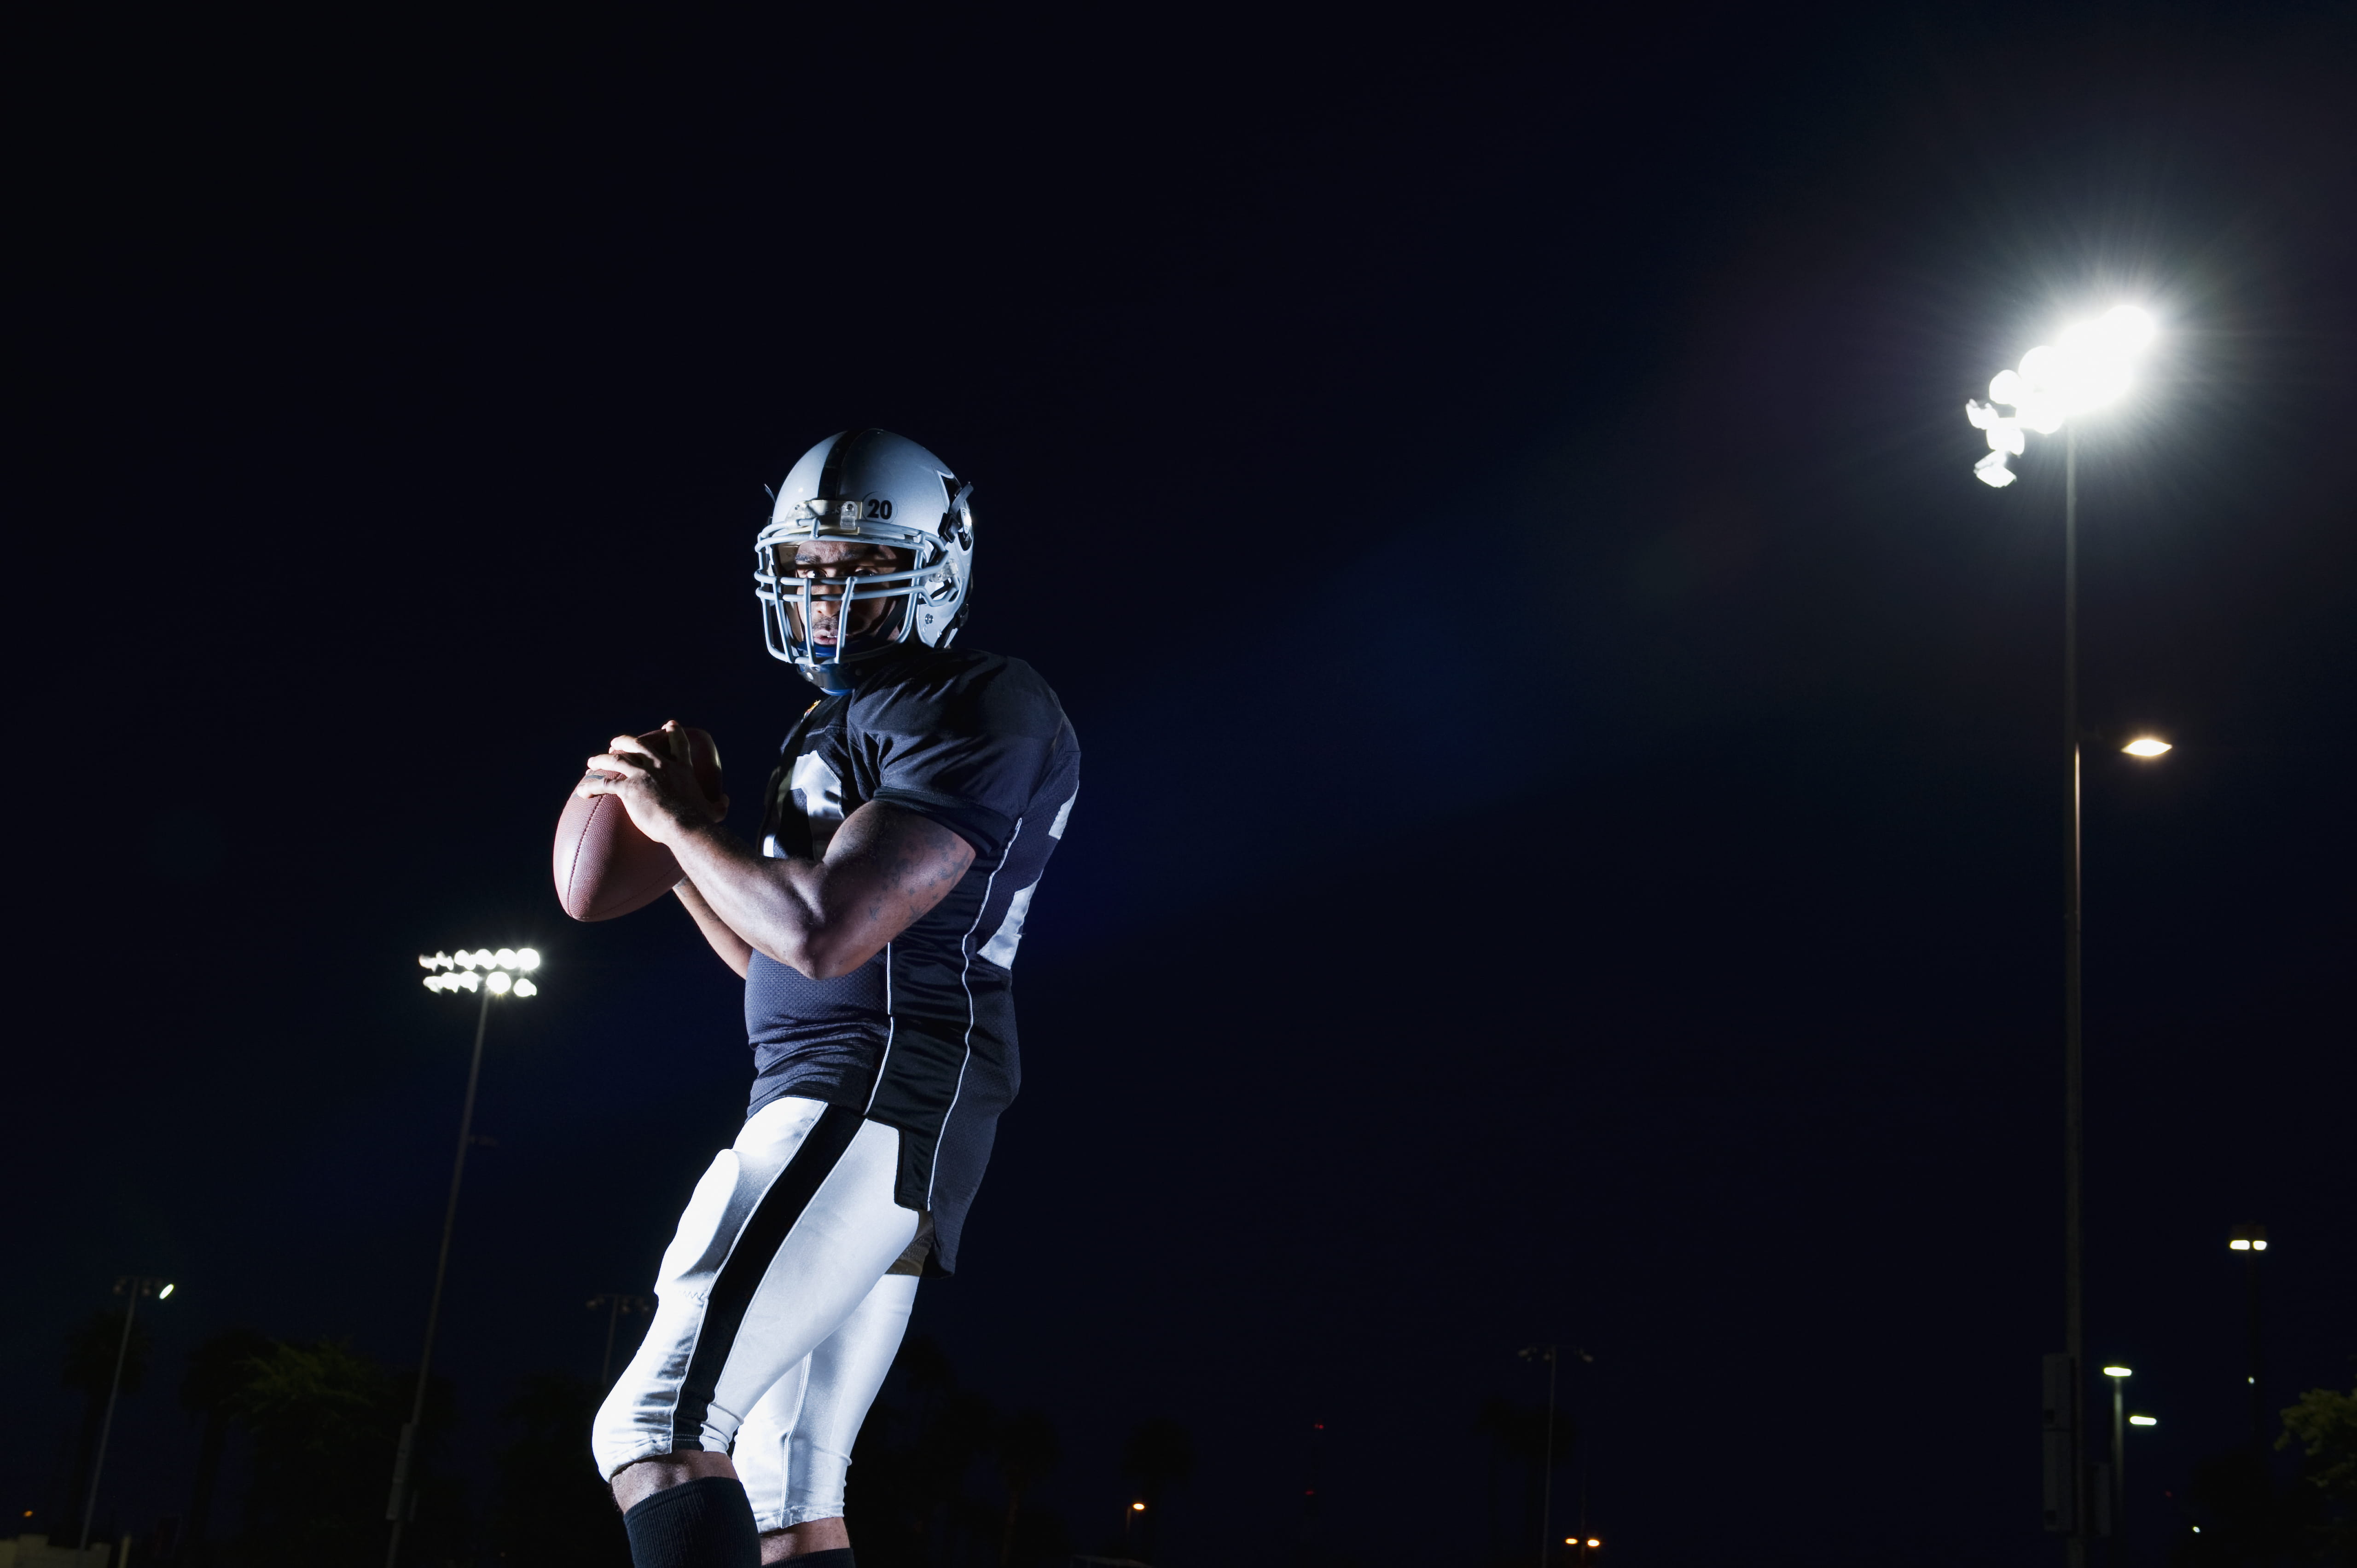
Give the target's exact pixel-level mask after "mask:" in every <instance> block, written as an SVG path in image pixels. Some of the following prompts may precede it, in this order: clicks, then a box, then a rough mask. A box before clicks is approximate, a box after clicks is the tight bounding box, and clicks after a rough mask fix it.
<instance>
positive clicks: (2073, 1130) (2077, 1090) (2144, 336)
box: [1964, 305, 2169, 1568]
mask: <svg viewBox="0 0 2357 1568" xmlns="http://www.w3.org/2000/svg"><path fill="white" fill-rule="evenodd" d="M2153 336H2154V328H2153V323H2152V318H2151V317H2148V316H2147V315H2146V314H2145V313H2144V312H2143V311H2141V310H2139V309H2137V308H2136V306H2132V305H2122V306H2115V308H2113V309H2112V310H2110V311H2108V312H2106V313H2105V314H2104V316H2103V317H2100V318H2098V319H2096V320H2093V321H2089V322H2083V323H2082V324H2080V325H2078V326H2076V327H2072V328H2070V329H2069V330H2067V331H2065V332H2064V333H2063V334H2062V335H2061V338H2059V339H2057V340H2056V342H2055V343H2054V344H2053V345H2051V346H2049V345H2046V344H2042V343H2041V344H2040V345H2039V346H2038V347H2037V348H2034V349H2030V350H2029V353H2027V354H2024V355H2023V356H2022V357H2021V365H2020V368H2019V369H2018V370H2011V371H1998V372H1997V373H1996V378H1995V379H1994V380H1992V381H1990V382H1989V401H1988V402H1987V403H1981V402H1978V401H1977V400H1974V399H1967V400H1965V403H1964V417H1965V418H1966V419H1967V420H1969V421H1970V422H1971V423H1972V424H1973V426H1974V428H1975V429H1977V430H1981V431H1984V432H1986V434H1987V436H1988V447H1989V449H1988V454H1987V456H1984V457H1983V458H1981V460H1980V461H1979V462H1977V463H1975V464H1974V465H1973V472H1974V474H1975V475H1976V476H1977V477H1978V478H1980V480H1981V481H1982V482H1983V483H1984V484H1987V485H1990V486H1993V487H1995V488H1996V489H2004V488H2005V487H2006V486H2007V485H2010V484H2011V483H2013V481H2014V479H2015V478H2016V476H2015V474H2014V472H2013V470H2012V469H2011V468H2009V467H2007V465H2006V459H2007V457H2009V456H2020V455H2021V454H2022V453H2023V452H2024V451H2025V450H2027V449H2028V446H2029V435H2028V433H2029V432H2031V431H2035V432H2037V433H2038V434H2039V435H2053V434H2054V433H2055V432H2056V431H2058V430H2059V431H2061V432H2062V734H2063V740H2064V744H2065V746H2067V748H2068V751H2069V756H2070V762H2071V776H2070V789H2071V817H2070V822H2071V835H2070V847H2069V853H2068V857H2067V859H2066V861H2065V864H2064V867H2063V880H2062V1064H2063V1065H2062V1080H2063V1089H2062V1338H2063V1366H2062V1367H2061V1372H2062V1374H2063V1376H2064V1377H2065V1378H2066V1379H2067V1381H2068V1396H2067V1399H2066V1401H2065V1402H2064V1403H2063V1405H2062V1406H2061V1408H2060V1409H2054V1410H2052V1411H2051V1414H2050V1418H2049V1419H2050V1425H2049V1428H2048V1433H2047V1440H2048V1443H2049V1445H2050V1452H2049V1459H2048V1466H2047V1480H2046V1485H2047V1491H2048V1497H2047V1503H2046V1515H2047V1528H2048V1529H2049V1530H2063V1531H2067V1532H2068V1542H2069V1545H2068V1561H2069V1563H2070V1568H2085V1563H2086V1561H2087V1533H2088V1530H2087V1525H2088V1520H2087V1509H2086V1489H2087V1477H2086V1456H2085V1438H2084V1436H2083V1434H2084V1432H2085V1430H2086V1413H2087V1412H2086V1405H2087V1391H2086V1386H2085V1380H2084V1376H2083V1372H2082V1371H2081V1367H2082V1365H2083V1359H2084V1356H2085V1332H2084V1330H2085V1321H2084V1320H2085V1311H2084V1304H2085V1292H2084V1278H2083V1275H2084V1262H2085V1253H2086V1245H2085V1238H2084V1234H2083V1213H2084V1202H2083V1176H2084V1169H2083V1167H2084V1163H2085V1160H2084V1156H2085V1129H2084V1126H2083V1088H2084V1078H2085V1074H2084V1055H2083V1042H2082V1038H2081V1005H2080V1002H2081V997H2080V992H2081V986H2080V951H2079V949H2080V902H2081V899H2080V892H2081V889H2080V881H2079V872H2080V823H2079V798H2080V763H2079V750H2080V745H2081V741H2082V736H2081V735H2080V731H2079V435H2078V426H2077V424H2076V420H2077V419H2078V417H2079V416H2080V415H2081V414H2083V413H2089V412H2091V411H2093V410H2094V409H2098V408H2101V407H2103V406H2104V405H2105V404H2107V403H2113V402H2115V401H2116V400H2117V399H2118V398H2120V397H2121V396H2122V395H2123V394H2125V393H2126V391H2127V390H2128V386H2129V384H2130V382H2131V381H2133V379H2134V376H2135V371H2136V364H2137V362H2138V361H2139V360H2141V359H2142V358H2143V355H2144V351H2145V349H2147V347H2148V346H2149V345H2150V344H2151V342H2152V338H2153ZM2004 409H2010V410H2012V412H2011V413H2005V412H2002V410H2004ZM2148 744H2149V745H2152V746H2159V747H2160V750H2159V751H2154V750H2149V749H2147V750H2141V751H2139V750H2136V743H2131V745H2130V746H2129V747H2128V750H2129V751H2130V753H2131V755H2134V756H2137V757H2158V756H2159V755H2161V752H2163V751H2167V750H2168V749H2169V747H2168V746H2167V744H2166V743H2163V742H2160V741H2158V740H2151V741H2149V742H2148Z"/></svg>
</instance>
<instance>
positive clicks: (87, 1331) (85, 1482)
mask: <svg viewBox="0 0 2357 1568" xmlns="http://www.w3.org/2000/svg"><path fill="white" fill-rule="evenodd" d="M151 1343H152V1342H151V1341H150V1340H149V1338H148V1337H147V1328H146V1326H145V1324H141V1323H138V1322H136V1321H135V1322H134V1323H133V1325H132V1328H131V1343H130V1346H129V1347H128V1348H125V1347H124V1343H123V1314H122V1313H120V1312H113V1311H100V1312H93V1313H91V1315H90V1316H88V1317H85V1318H83V1319H82V1320H81V1322H80V1323H78V1324H76V1325H74V1326H73V1328H72V1330H71V1331H70V1332H69V1333H68V1334H67V1335H66V1344H65V1365H64V1376H63V1378H62V1379H61V1381H62V1382H63V1383H64V1384H65V1386H66V1387H68V1388H70V1389H71V1390H73V1391H75V1392H77V1393H79V1394H81V1396H82V1406H81V1431H80V1433H79V1434H76V1436H75V1438H74V1450H73V1453H74V1459H73V1467H72V1469H71V1470H70V1472H69V1473H68V1479H67V1482H66V1495H65V1496H64V1497H62V1498H59V1499H58V1507H57V1510H56V1512H55V1513H54V1514H53V1515H52V1516H51V1517H52V1518H54V1519H56V1520H58V1521H59V1523H60V1524H64V1525H66V1526H67V1527H68V1528H69V1529H70V1530H72V1531H73V1532H74V1533H75V1534H76V1535H77V1536H79V1535H80V1532H81V1515H82V1506H83V1503H84V1501H85V1499H87V1498H88V1497H89V1495H90V1470H91V1465H92V1464H93V1463H94V1462H95V1461H96V1459H97V1456H98V1433H99V1428H100V1427H101V1426H102V1424H104V1423H105V1420H106V1399H107V1391H109V1390H110V1389H112V1388H113V1385H114V1359H115V1357H116V1356H117V1354H120V1355H121V1356H122V1357H123V1390H122V1391H123V1392H124V1393H125V1394H135V1393H137V1392H138V1391H139V1388H140V1385H141V1384H142V1383H144V1382H145V1381H146V1380H147V1354H148V1351H149V1349H150V1348H151Z"/></svg>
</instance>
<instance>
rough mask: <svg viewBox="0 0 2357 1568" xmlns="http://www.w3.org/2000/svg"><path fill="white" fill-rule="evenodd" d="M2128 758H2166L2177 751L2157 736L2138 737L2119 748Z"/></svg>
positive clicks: (2174, 745)
mask: <svg viewBox="0 0 2357 1568" xmlns="http://www.w3.org/2000/svg"><path fill="white" fill-rule="evenodd" d="M2120 749H2121V750H2122V751H2125V752H2126V753H2127V754H2128V755H2129V756H2130V757H2166V756H2168V755H2169V753H2170V752H2172V751H2174V750H2176V749H2177V746H2176V744H2175V743H2174V742H2171V741H2166V740H2163V739H2161V738H2160V736H2157V735H2140V736H2136V738H2135V739H2134V740H2132V741H2130V742H2128V743H2127V744H2126V746H2122V747H2120Z"/></svg>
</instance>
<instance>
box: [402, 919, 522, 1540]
mask: <svg viewBox="0 0 2357 1568" xmlns="http://www.w3.org/2000/svg"><path fill="white" fill-rule="evenodd" d="M417 964H418V967H419V968H421V969H423V970H425V989H426V990H428V991H438V992H454V991H465V992H469V993H478V994H479V995H480V996H481V997H482V999H483V1000H482V1005H481V1006H480V1007H479V1008H477V1009H476V1012H475V1054H474V1058H473V1059H472V1060H471V1061H469V1062H468V1065H467V1099H466V1102H465V1104H464V1106H463V1107H462V1108H461V1109H460V1111H459V1112H458V1156H457V1159H456V1160H454V1161H453V1162H452V1163H451V1165H450V1203H449V1207H448V1208H445V1209H444V1210H443V1211H442V1251H440V1252H439V1253H437V1254H436V1257H435V1260H434V1294H433V1296H432V1297H431V1298H430V1300H429V1301H428V1303H427V1305H426V1308H425V1348H424V1349H423V1350H421V1351H419V1352H418V1356H417V1392H416V1395H415V1397H414V1399H412V1400H411V1401H410V1405H409V1420H408V1422H407V1423H404V1425H403V1427H402V1429H401V1446H400V1447H398V1448H397V1449H395V1450H394V1451H393V1491H392V1494H391V1495H390V1496H389V1497H387V1498H386V1499H385V1504H384V1517H385V1518H386V1519H388V1520H391V1521H392V1522H393V1541H392V1543H391V1544H390V1545H388V1546H387V1547H386V1548H385V1551H384V1568H395V1565H396V1564H397V1563H399V1561H400V1558H401V1529H402V1526H404V1525H405V1524H407V1523H408V1522H409V1514H410V1509H411V1506H412V1503H413V1498H412V1496H411V1490H410V1477H409V1466H410V1459H411V1457H412V1455H414V1453H415V1452H416V1448H417V1427H418V1423H420V1422H422V1421H424V1420H425V1377H426V1373H427V1372H428V1371H429V1370H430V1369H432V1367H433V1364H434V1330H435V1329H436V1326H439V1324H440V1322H441V1318H442V1282H443V1280H444V1278H445V1277H446V1276H447V1274H448V1273H449V1272H450V1236H451V1232H452V1231H454V1230H457V1225H458V1183H459V1181H460V1180H461V1179H462V1178H463V1177H464V1176H466V1174H467V1147H468V1144H471V1143H473V1142H474V1133H475V1084H476V1081H477V1080H478V1079H480V1078H481V1077H482V1073H483V1031H484V1029H485V1028H486V1027H487V1026H489V1025H490V1021H491V998H493V997H494V996H515V997H525V998H529V997H533V996H537V995H539V994H540V987H539V986H537V985H535V984H533V981H532V973H533V971H534V970H536V969H538V968H539V967H540V954H538V953H537V952H534V951H533V950H532V949H530V948H501V949H500V950H499V951H497V952H492V951H491V950H490V949H488V948H478V949H476V950H474V951H473V952H467V951H465V950H460V952H459V953H458V955H457V957H455V958H454V957H452V956H451V955H450V954H448V953H447V952H437V953H436V954H435V955H434V956H433V957H432V958H424V957H421V958H419V959H418V961H417Z"/></svg>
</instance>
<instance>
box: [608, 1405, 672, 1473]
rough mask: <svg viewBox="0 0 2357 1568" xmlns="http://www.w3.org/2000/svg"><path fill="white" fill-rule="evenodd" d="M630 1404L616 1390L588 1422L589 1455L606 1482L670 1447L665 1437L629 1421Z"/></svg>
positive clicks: (669, 1450)
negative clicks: (628, 1467) (625, 1469)
mask: <svg viewBox="0 0 2357 1568" xmlns="http://www.w3.org/2000/svg"><path fill="white" fill-rule="evenodd" d="M630 1406H631V1401H630V1400H628V1399H625V1398H624V1397H623V1396H622V1391H621V1390H620V1389H619V1388H617V1389H616V1390H615V1391H613V1392H612V1393H610V1394H608V1395H607V1396H606V1402H605V1403H604V1404H601V1405H599V1406H598V1407H597V1417H596V1418H595V1419H594V1420H592V1421H591V1422H590V1423H589V1455H590V1457H591V1458H593V1459H595V1460H596V1461H597V1474H598V1475H600V1476H602V1477H605V1478H606V1479H607V1480H608V1481H610V1480H612V1479H613V1478H614V1477H616V1476H617V1475H619V1474H620V1473H621V1471H622V1470H623V1469H624V1468H625V1467H626V1466H631V1465H635V1464H637V1463H638V1462H639V1461H640V1460H641V1459H652V1458H655V1457H658V1456H659V1455H663V1454H668V1453H669V1452H671V1450H672V1447H673V1444H672V1441H671V1438H670V1435H669V1434H664V1433H651V1432H647V1431H645V1430H644V1429H642V1428H640V1426H639V1425H638V1424H637V1423H634V1422H633V1421H631V1419H630Z"/></svg>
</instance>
